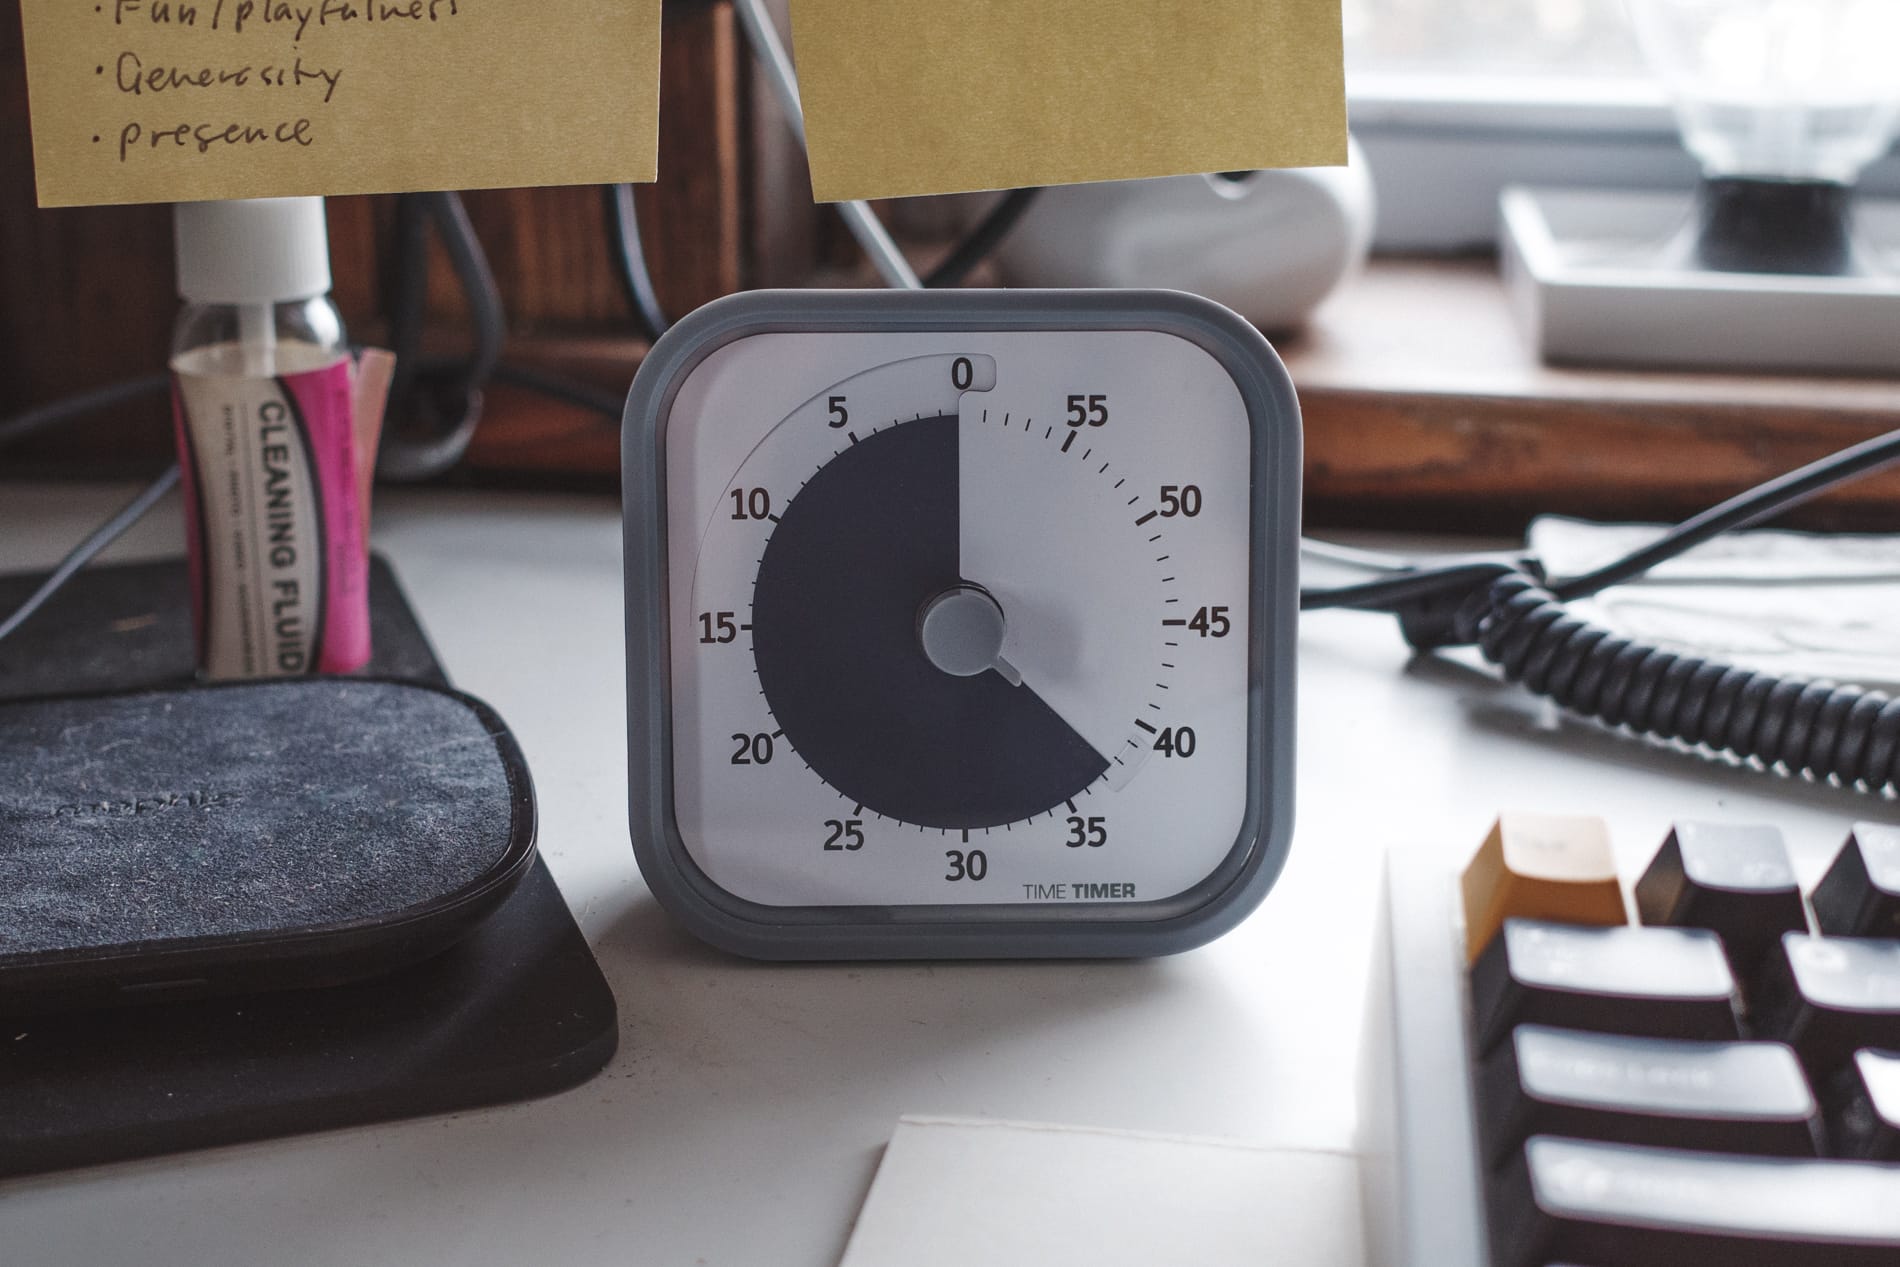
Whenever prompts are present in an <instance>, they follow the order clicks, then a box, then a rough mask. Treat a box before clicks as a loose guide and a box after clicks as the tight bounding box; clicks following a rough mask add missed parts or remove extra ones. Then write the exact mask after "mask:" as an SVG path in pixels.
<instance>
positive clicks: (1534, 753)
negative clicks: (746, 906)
mask: <svg viewBox="0 0 1900 1267" xmlns="http://www.w3.org/2000/svg"><path fill="white" fill-rule="evenodd" d="M129 491H130V490H129V489H128V488H125V487H112V488H100V487H52V486H35V485H27V484H3V483H0V571H11V570H16V569H21V568H28V567H38V566H45V565H47V564H50V563H51V562H53V561H54V560H55V559H56V558H57V557H58V556H59V555H60V554H61V553H63V551H64V550H65V549H66V548H68V547H69V546H70V544H71V543H72V542H74V541H77V540H78V539H79V538H80V537H81V536H83V535H84V533H85V532H86V531H87V530H89V529H90V528H91V527H92V526H94V525H95V524H96V523H97V522H98V521H99V520H100V519H102V518H103V517H104V516H105V515H106V514H108V513H109V512H110V511H111V509H113V508H114V507H116V506H117V505H119V504H120V503H121V502H122V501H123V500H124V499H125V498H126V497H127V496H129ZM377 515H378V526H377V530H376V534H375V536H376V544H377V546H378V548H380V549H381V550H383V551H384V552H386V553H387V554H388V555H389V556H390V557H391V558H392V559H393V560H394V562H395V565H396V567H397V570H398V573H399V575H400V577H401V579H402V581H403V583H404V585H405V586H406V588H407V589H408V592H409V594H410V597H411V599H412V600H413V602H414V604H415V606H416V608H417V610H418V611H419V613H420V614H421V617H422V620H423V623H424V624H425V625H426V627H427V628H428V631H429V635H430V637H431V639H433V641H434V643H435V645H436V647H437V648H438V650H439V651H440V653H441V656H442V659H443V660H444V662H445V663H446V665H447V667H448V670H449V672H450V674H451V675H452V677H453V678H454V680H455V682H456V684H457V685H459V686H461V687H462V688H463V689H465V690H468V691H472V692H474V693H475V694H477V695H480V696H483V697H484V698H486V699H487V700H489V701H490V702H491V703H492V704H494V705H495V707H496V708H497V709H498V710H499V711H500V712H501V714H502V715H503V716H504V717H505V718H507V719H508V721H509V723H510V724H511V725H512V726H513V728H514V730H515V732H516V734H517V735H518V736H519V737H520V740H521V745H522V748H523V749H524V750H525V751H526V753H527V757H528V761H529V763H530V765H531V767H532V768H533V771H534V777H535V782H536V785H537V789H538V792H539V799H540V806H541V836H540V843H541V851H542V854H543V856H544V857H546V859H547V861H548V865H549V867H550V868H551V869H552V871H553V873H554V876H555V879H556V880H558V881H559V883H560V886H561V889H562V891H563V892H564V893H565V894H566V895H567V899H568V902H569V904H570V905H571V906H572V908H573V910H574V913H575V916H576V918H577V919H578V920H579V922H580V925H581V928H582V930H583V931H584V932H585V933H586V935H587V938H588V940H589V941H590V942H591V943H592V945H593V947H594V950H595V953H596V955H597V956H598V957H599V960H600V964H601V967H602V969H603V970H604V972H605V973H606V976H607V979H608V981H609V982H610V983H611V984H612V986H613V990H614V994H615V996H616V997H617V999H618V1001H619V1007H620V1050H619V1054H618V1055H617V1056H616V1057H615V1059H614V1061H613V1063H612V1064H611V1065H610V1066H609V1067H608V1068H607V1069H606V1071H605V1072H603V1073H602V1074H600V1075H599V1076H598V1077H596V1078H595V1079H594V1080H593V1081H591V1082H589V1083H587V1084H585V1085H583V1086H581V1087H579V1088H578V1089H575V1090H573V1091H569V1092H567V1093H565V1094H563V1095H559V1096H555V1097H552V1098H549V1099H545V1100H540V1101H535V1102H532V1103H527V1104H519V1105H512V1106H508V1107H504V1108H497V1109H487V1110H481V1111H476V1112H469V1113H460V1114H455V1115H452V1116H448V1117H435V1118H426V1119H422V1120H418V1121H410V1122H401V1123H396V1124H392V1125H386V1126H376V1127H367V1128H357V1129H350V1130H341V1131H334V1132H330V1133H326V1134H319V1135H310V1136H303V1137H299V1138H294V1139H288V1140H281V1141H275V1142H271V1143H262V1144H252V1145H243V1146H238V1147H231V1148H224V1149H217V1150H213V1151H207V1152H200V1153H192V1154H185V1155H180V1156H173V1157H165V1158H160V1159H157V1160H152V1161H145V1162H138V1163H132V1164H126V1165H118V1166H109V1167H102V1168H97V1169H92V1170H84V1171H75V1172H68V1173H65V1174H59V1175H54V1176H48V1177H40V1178H33V1179H26V1180H16V1181H11V1182H6V1183H0V1261H4V1262H5V1263H6V1264H8V1265H9V1267H39V1265H40V1264H68V1263H70V1264H81V1265H84V1267H109V1265H112V1264H121V1263H124V1264H138V1265H139V1267H160V1265H165V1264H191V1265H194V1267H196V1265H201V1264H203V1265H221V1264H254V1263H255V1264H263V1263H270V1264H301V1263H339V1264H343V1263H348V1264H358V1263H377V1264H385V1263H387V1264H405V1265H409V1267H425V1265H428V1264H438V1263H441V1264H448V1263H453V1264H458V1265H459V1264H488V1263H494V1264H510V1265H514V1264H519V1263H523V1262H526V1263H532V1264H536V1265H537V1267H564V1265H566V1264H594V1263H602V1264H605V1263H638V1264H642V1265H645V1264H680V1265H682V1267H701V1265H704V1267H727V1265H740V1264H769V1265H772V1267H833V1264H835V1263H836V1262H837V1260H838V1257H839V1255H840V1253H841V1252H842V1250H843V1247H844V1244H845V1240H846V1237H847V1236H848V1235H849V1233H850V1229H851V1223H852V1218H853V1216H854V1215H855V1213H856V1212H857V1209H858V1206H859V1204H860V1202H861V1201H862V1199H863V1197H864V1194H865V1191H866V1188H867V1187H868V1185H869V1183H870V1180H871V1175H872V1172H873V1170H874V1169H875V1167H876V1165H877V1161H878V1156H879V1151H880V1148H881V1146H882V1145H883V1143H884V1141H885V1140H886V1139H887V1138H888V1137H889V1135H890V1133H891V1130H892V1128H893V1126H894V1124H895V1122H896V1119H897V1117H898V1115H899V1114H902V1113H907V1112H908V1113H930V1114H946V1115H966V1116H983V1117H1001V1118H1012V1119H1019V1120H1031V1121H1047V1122H1060V1123H1071V1124H1078V1125H1090V1126H1106V1127H1126V1128H1136V1129H1142V1130H1150V1131H1164V1132H1180V1133H1186V1134H1193V1135H1212V1136H1226V1137H1233V1138H1237V1139H1243V1140H1249V1141H1256V1142H1262V1143H1269V1144H1279V1145H1287V1146H1296V1147H1305V1148H1320V1149H1346V1148H1350V1147H1351V1146H1352V1144H1353V1140H1354V1131H1355V1123H1356V1117H1357V1093H1356V1085H1355V1080H1356V1073H1357V1065H1358V1051H1357V1049H1358V1044H1359V1037H1360V1033H1361V1029H1362V1021H1361V1017H1362V1013H1363V1011H1364V1008H1365V1006H1366V999H1365V991H1366V979H1367V965H1368V954H1369V945H1370V942H1371V932H1372V928H1373V923H1374V918H1375V911H1376V906H1375V897H1376V893H1377V878H1378V872H1379V864H1380V855H1381V851H1382V850H1383V849H1384V848H1385V847H1386V846H1388V845H1393V846H1397V847H1402V848H1407V849H1430V850H1435V851H1442V852H1443V853H1444V854H1445V856H1446V858H1447V860H1448V863H1449V861H1450V860H1451V859H1452V858H1453V857H1454V856H1456V857H1460V858H1461V857H1462V855H1463V854H1464V853H1465V852H1467V851H1468V850H1469V849H1470V848H1472V847H1473V846H1474V845H1475V844H1476V842H1477V841H1478V840H1479V838H1480V837H1481V836H1482V834H1483V832H1484V830H1485V828H1486V826H1487V825H1488V824H1489V822H1490V820H1491V818H1492V817H1493V816H1494V815H1495V814H1496V812H1497V811H1498V810H1499V809H1500V808H1519V809H1537V810H1545V811H1549V812H1554V813H1592V814H1601V815H1603V816H1605V817H1606V818H1608V819H1609V820H1610V824H1611V828H1612V831H1613V834H1614V835H1615V837H1616V840H1617V843H1618V847H1619V850H1620V851H1623V852H1624V853H1625V864H1626V867H1627V868H1629V869H1632V870H1633V869H1635V868H1638V867H1640V865H1641V863H1642V861H1643V860H1644V858H1646V856H1647V854H1648V852H1649V851H1650V850H1652V849H1653V848H1654V847H1655V845H1656V843H1657V842H1659V841H1660V840H1661V838H1662V836H1663V834H1664V832H1665V831H1666V829H1667V826H1668V823H1669V821H1670V820H1671V819H1672V818H1678V817H1705V818H1724V819H1737V820H1748V819H1755V820H1762V821H1771V822H1775V823H1778V824H1780V825H1781V826H1782V827H1783V829H1784V830H1785V831H1786V832H1787V833H1788V836H1789V839H1790V843H1791V845H1792V846H1793V847H1794V848H1795V850H1796V852H1797V860H1798V862H1799V863H1800V864H1801V866H1802V868H1803V871H1804V879H1809V880H1811V879H1812V878H1813V877H1814V875H1815V874H1816V872H1817V871H1818V869H1819V868H1820V867H1821V866H1822V865H1823V863H1824V861H1825V858H1826V857H1827V855H1828V854H1829V853H1830V852H1831V851H1832V849H1833V848H1834V847H1835V846H1837V845H1838V843H1839V841H1840V840H1841V838H1842V837H1843V835H1844V834H1845V831H1846V828H1847V826H1848V824H1849V822H1850V821H1851V820H1852V819H1853V818H1854V817H1856V816H1857V815H1858V816H1862V817H1865V816H1869V815H1871V814H1873V813H1875V812H1880V813H1882V814H1883V815H1890V814H1891V812H1892V810H1891V806H1890V805H1888V806H1885V807H1882V806H1877V805H1875V804H1874V803H1871V802H1870V801H1868V800H1867V799H1866V798H1863V797H1856V796H1852V795H1848V794H1845V793H1841V792H1838V791H1833V790H1830V789H1826V788H1816V787H1812V786H1808V785H1804V784H1800V783H1796V782H1792V781H1789V780H1785V779H1776V778H1771V777H1767V776H1763V775H1759V774H1754V773H1750V772H1747V771H1741V770H1734V769H1729V768H1725V767H1720V766H1716V765H1713V764H1711V763H1708V762H1704V761H1700V760H1698V759H1696V758H1693V757H1689V756H1686V755H1683V754H1680V753H1675V752H1671V751H1664V750H1658V749H1655V748H1651V747H1647V746H1644V745H1642V744H1639V743H1636V742H1633V741H1628V740H1623V739H1619V738H1616V737H1614V736H1610V735H1608V734H1605V733H1603V732H1601V731H1598V730H1595V729H1592V728H1590V727H1587V726H1583V725H1579V724H1574V723H1563V724H1558V723H1557V722H1555V721H1554V720H1553V719H1552V718H1551V717H1549V716H1548V715H1547V714H1546V713H1545V712H1544V710H1542V709H1541V708H1539V707H1538V706H1537V705H1536V704H1535V703H1533V702H1531V701H1529V700H1528V699H1527V698H1526V697H1524V696H1523V695H1522V694H1520V693H1519V692H1517V691H1515V690H1513V689H1510V688H1506V687H1503V686H1500V685H1498V684H1496V683H1494V682H1492V681H1490V680H1488V679H1487V678H1485V677H1483V676H1481V675H1480V674H1478V673H1476V672H1474V671H1472V670H1470V669H1467V668H1464V667H1462V666H1459V665H1457V664H1452V663H1446V662H1442V661H1431V662H1423V663H1419V664H1413V663H1411V662H1410V661H1409V658H1408V656H1407V653H1406V650H1405V648H1404V646H1403V644H1402V642H1401V641H1400V638H1399V636H1398V633H1397V630H1396V628H1395V627H1394V626H1393V625H1392V623H1391V622H1389V621H1385V620H1382V619H1379V618H1376V617H1371V616H1361V615H1353V614H1346V613H1323V614H1318V615H1313V616H1309V617H1307V618H1306V620H1305V622H1304V628H1303V631H1302V636H1301V645H1300V658H1301V659H1300V723H1299V745H1300V746H1299V755H1298V764H1299V799H1298V806H1297V821H1298V827H1297V830H1296V833H1295V837H1294V844H1293V850H1292V855H1291V858H1290V860H1289V862H1288V865H1287V868H1286V871H1285V873H1284V874H1283V875H1282V877H1281V879H1280V881H1279V884H1278V886H1277V887H1276V888H1275V889H1274V891H1273V892H1272V893H1271V894H1270V895H1269V896H1268V898H1267V900H1266V902H1265V904H1264V905H1263V906H1262V907H1261V908H1260V910H1259V911H1258V912H1257V913H1256V914H1255V915H1254V916H1253V917H1252V918H1250V919H1249V920H1247V921H1246V922H1245V923H1244V924H1242V925H1241V927H1239V928H1238V929H1236V930H1235V931H1234V932H1232V933H1230V934H1228V935H1227V936H1226V937H1224V938H1222V939H1220V940H1219V941H1217V942H1215V943H1213V944H1212V945H1209V946H1207V947H1204V948H1202V949H1200V950H1196V951H1192V952H1190V953H1187V954H1183V955H1179V956H1175V957H1173V958H1169V959H1162V960H1156V961H1149V962H1117V963H1028V964H995V963H986V964H935V965H924V964H842V965H814V966H786V965H764V964H754V963H749V962H745V961H742V960H738V959H734V958H731V957H728V956H725V955H722V954H720V953H717V952H715V951H712V950H710V949H708V948H706V947H704V946H702V945H700V944H699V943H697V942H695V941H694V940H692V939H691V938H690V937H688V936H687V935H685V934H684V933H682V932H680V931H679V930H678V929H676V928H675V927H673V926H672V924H670V923H669V922H668V919H667V917H666V915H665V914H664V913H663V912H662V911H661V910H660V909H659V907H658V906H657V905H656V904H655V903H654V901H653V899H652V898H651V897H650V896H649V895H648V893H647V891H646V888H645V886H644V885H643V884H642V883H641V880H640V876H639V873H638V871H637V870H636V869H635V866H634V860H633V853H632V849H631V846H630V845H629V843H628V838H627V820H626V811H625V806H624V798H625V794H626V772H625V739H624V734H623V730H624V716H623V714H624V704H623V696H622V653H621V606H620V537H619V508H618V505H617V503H616V502H614V501H613V500H611V499H606V498H581V497H571V496H529V495H521V494H494V493H474V492H453V493H448V492H403V493H388V494H381V495H380V500H379V504H378V507H377ZM180 549H181V547H180V545H179V528H178V512H177V509H176V507H175V506H174V505H172V504H170V503H167V504H166V505H164V506H161V507H160V508H159V509H158V511H156V512H155V513H154V514H153V515H152V516H151V517H150V519H149V520H148V521H147V523H146V524H145V525H144V526H143V527H142V528H141V529H140V530H138V531H137V532H136V533H135V534H134V535H132V536H131V537H129V538H128V539H127V540H125V541H124V542H122V543H121V544H120V545H119V546H118V547H115V549H114V550H113V552H112V554H111V555H110V556H109V557H111V558H119V559H129V558H141V557H151V556H154V555H162V554H173V553H177V552H178V551H179V550H180ZM4 1037H5V1035H4V1034H0V1039H4ZM4 1104H5V1091H4V1088H0V1112H4ZM1338 1217H1339V1218H1341V1219H1350V1218H1357V1217H1358V1211H1357V1209H1356V1208H1353V1207H1351V1206H1350V1205H1347V1204H1342V1208H1341V1209H1340V1210H1339V1211H1338ZM1300 1250H1301V1247H1300V1246H1299V1245H1298V1244H1288V1245H1287V1246H1286V1247H1285V1252H1284V1254H1283V1256H1280V1257H1279V1258H1278V1259H1277V1261H1279V1262H1283V1263H1299V1262H1301V1261H1302V1255H1301V1252H1300ZM1447 1267H1455V1265H1451V1264H1448V1265H1447Z"/></svg>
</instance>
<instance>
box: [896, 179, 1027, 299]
mask: <svg viewBox="0 0 1900 1267" xmlns="http://www.w3.org/2000/svg"><path fill="white" fill-rule="evenodd" d="M1041 192H1042V190H1041V189H1040V188H1038V187H1036V186H1030V187H1029V188H1027V189H1012V190H1010V191H1009V192H1008V193H1007V194H1005V195H1004V196H1003V199H1002V201H1001V202H998V203H997V204H996V205H995V206H994V207H992V208H990V211H989V214H988V215H986V216H984V217H983V219H982V220H981V221H979V222H978V223H977V226H976V227H975V228H974V229H972V230H970V232H969V234H968V235H967V236H966V237H964V239H963V240H962V241H961V242H958V243H957V244H956V245H955V246H953V247H951V248H950V253H949V254H948V255H946V256H944V257H943V259H942V260H941V261H940V262H939V263H938V264H937V266H936V267H935V268H933V269H931V270H930V271H929V272H928V273H926V274H924V285H926V286H928V287H931V288H932V289H938V288H942V287H947V286H955V285H957V284H958V283H960V282H961V281H962V280H963V279H964V278H966V277H968V276H969V275H970V271H971V270H972V269H974V268H975V267H976V266H977V265H978V264H981V263H982V262H983V261H984V260H986V259H988V258H989V257H990V254H991V253H992V252H994V251H995V250H996V248H997V247H998V246H1000V245H1002V241H1003V239H1004V238H1006V237H1008V236H1009V232H1010V230H1011V229H1014V228H1015V227H1016V224H1017V222H1018V221H1019V220H1021V219H1022V218H1023V213H1024V212H1025V211H1028V210H1029V205H1030V204H1031V203H1033V202H1034V201H1035V200H1036V196H1037V195H1038V194H1040V193H1041Z"/></svg>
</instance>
